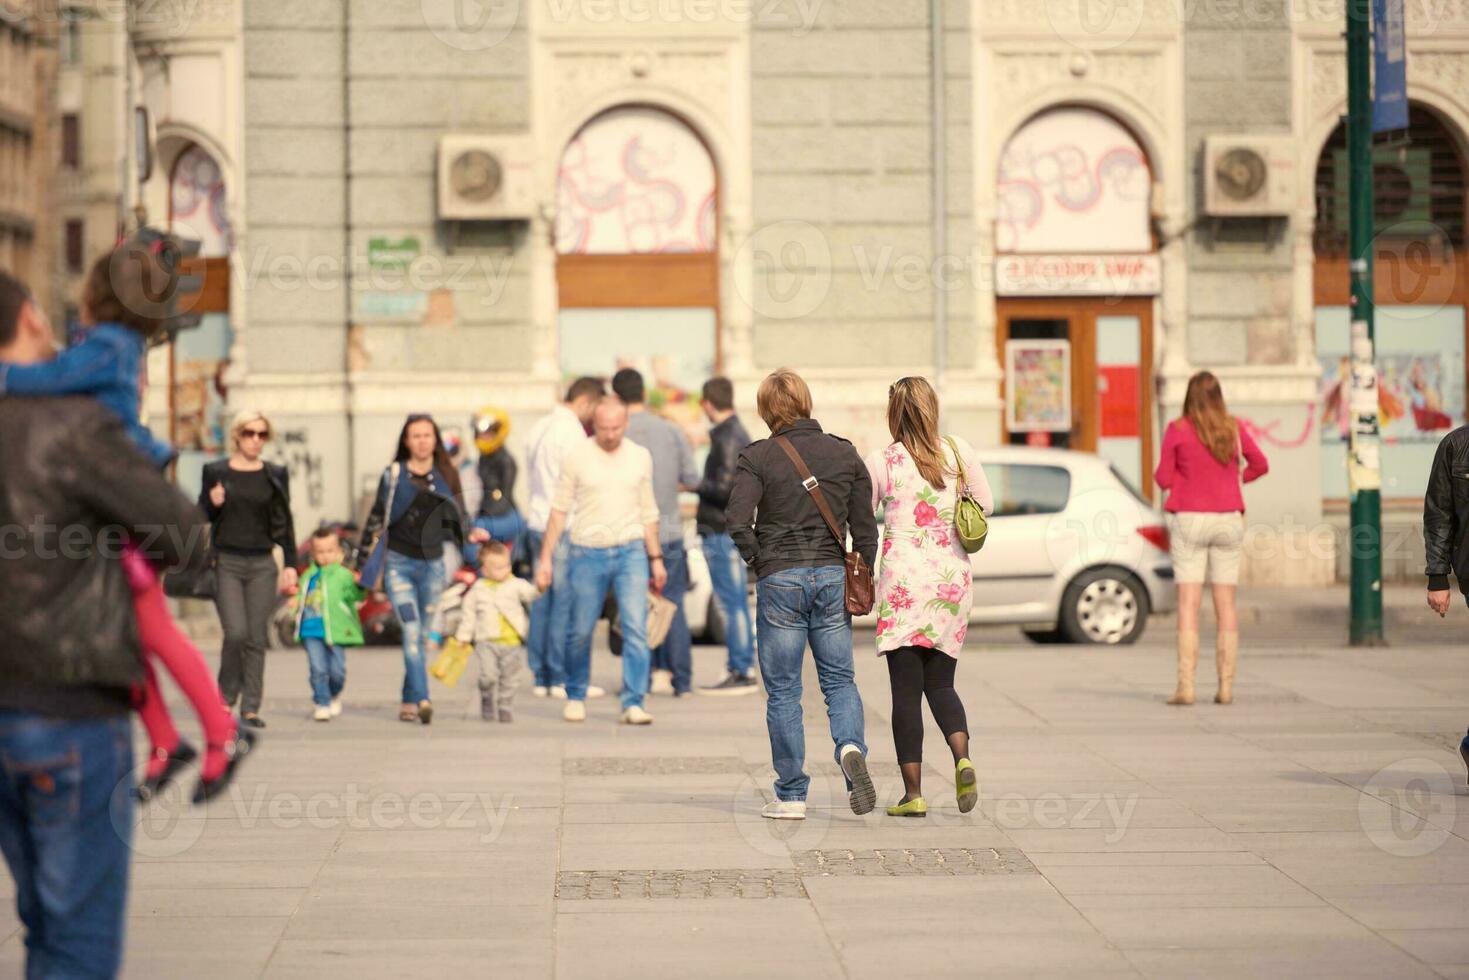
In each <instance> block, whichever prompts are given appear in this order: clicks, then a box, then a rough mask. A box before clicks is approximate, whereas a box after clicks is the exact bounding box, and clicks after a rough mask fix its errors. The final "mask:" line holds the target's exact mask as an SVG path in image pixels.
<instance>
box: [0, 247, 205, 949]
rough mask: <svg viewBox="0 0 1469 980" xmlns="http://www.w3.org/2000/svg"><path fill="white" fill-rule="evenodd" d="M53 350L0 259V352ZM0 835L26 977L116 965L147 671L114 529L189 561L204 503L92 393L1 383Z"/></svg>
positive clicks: (151, 551) (15, 359) (172, 559)
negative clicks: (134, 731)
mask: <svg viewBox="0 0 1469 980" xmlns="http://www.w3.org/2000/svg"><path fill="white" fill-rule="evenodd" d="M53 355H54V342H53V340H52V335H51V329H50V327H49V326H48V325H47V323H46V321H45V318H44V317H43V316H42V315H41V314H40V313H39V312H38V311H37V310H36V308H35V306H34V305H33V304H32V303H31V300H30V295H29V293H28V292H27V290H26V289H25V287H24V286H23V285H21V284H20V283H19V282H17V281H16V280H15V279H14V278H12V277H11V276H9V275H6V274H5V273H0V360H5V361H8V362H11V363H16V364H34V363H37V362H40V361H43V360H46V359H48V358H49V357H51V356H53ZM0 460H3V465H0V595H4V597H5V602H4V605H3V607H0V608H3V612H0V679H3V680H0V851H3V852H4V854H5V860H6V863H7V864H8V865H9V866H10V873H11V875H12V877H13V878H14V879H15V892H16V906H17V908H18V910H19V916H20V919H21V921H22V922H23V923H24V924H25V927H26V951H27V956H28V963H27V967H26V969H27V975H28V976H42V977H51V976H68V977H71V976H78V977H80V976H89V977H90V976H112V975H114V974H115V973H116V972H117V971H118V968H119V966H120V963H121V958H122V944H123V911H124V908H125V904H126V897H127V877H128V859H129V855H130V851H129V841H130V839H131V830H132V823H133V818H132V781H131V774H132V773H131V770H132V739H131V734H130V730H129V729H130V726H129V723H128V715H129V712H130V710H131V692H132V688H133V686H134V685H136V684H137V683H138V682H139V681H141V679H142V676H143V671H142V665H141V661H140V660H139V650H138V637H137V627H136V624H135V622H134V620H133V615H132V598H131V592H130V590H129V588H128V582H127V579H126V577H125V576H124V573H123V569H122V565H121V563H120V562H119V561H118V560H117V559H118V557H119V556H120V554H121V548H122V543H123V541H124V540H127V539H131V540H132V541H133V542H134V543H135V544H136V545H137V546H138V547H139V548H141V549H142V550H143V553H144V554H145V555H146V556H148V557H151V558H154V559H156V560H158V561H160V562H161V563H163V564H164V565H181V564H190V565H199V564H202V563H203V560H204V557H205V554H206V552H205V549H204V547H202V542H203V541H204V523H203V517H202V515H201V514H200V513H199V512H198V511H197V510H195V509H194V508H193V507H192V506H191V505H190V504H189V502H188V501H187V500H185V499H184V498H183V497H182V496H181V495H180V494H179V493H178V491H177V490H175V489H174V488H173V487H171V486H170V485H169V484H168V483H167V482H166V481H165V480H164V479H163V478H162V477H161V476H160V475H159V474H158V472H157V470H156V469H155V468H154V467H153V465H152V464H151V463H149V462H148V460H147V459H146V458H145V457H144V456H143V454H142V453H141V452H139V451H138V450H137V449H136V448H134V446H133V444H132V443H131V441H130V440H129V439H128V437H127V434H126V433H125V432H124V430H123V426H122V422H121V420H119V419H118V418H117V417H116V416H114V415H113V414H112V413H111V412H110V411H109V410H108V409H106V408H103V407H102V405H100V404H99V403H97V402H96V401H94V400H92V399H90V398H80V397H68V398H5V399H0Z"/></svg>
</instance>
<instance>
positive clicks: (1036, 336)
mask: <svg viewBox="0 0 1469 980" xmlns="http://www.w3.org/2000/svg"><path fill="white" fill-rule="evenodd" d="M1152 308H1153V301H1152V299H1151V298H1148V297H1123V298H1106V297H1076V298H1065V297H1056V298H1049V297H1047V298H1034V299H1032V298H1006V299H1000V300H998V301H997V304H996V321H997V322H996V330H995V334H996V340H997V342H998V344H999V357H1000V363H1001V365H1002V366H1004V365H1005V364H1006V358H1005V350H1006V344H1007V342H1008V341H1010V340H1012V339H1016V340H1022V339H1031V340H1065V341H1068V342H1069V344H1070V350H1071V426H1070V428H1069V429H1067V430H1066V431H1063V432H1055V433H1051V434H1050V438H1049V444H1050V445H1052V446H1056V447H1058V448H1064V449H1075V450H1080V451H1082V452H1090V453H1098V454H1099V455H1102V456H1104V457H1106V458H1108V459H1109V460H1110V461H1112V462H1113V464H1114V465H1116V466H1117V468H1118V470H1119V471H1121V472H1122V473H1123V475H1124V476H1125V477H1127V478H1128V480H1129V481H1130V482H1131V483H1132V484H1133V485H1134V486H1135V487H1137V488H1138V489H1139V490H1140V491H1141V492H1142V493H1143V495H1144V496H1146V497H1147V498H1148V499H1149V500H1151V499H1152V497H1153V479H1152V454H1153V446H1152V443H1153V440H1152V425H1151V419H1152V411H1153V394H1152V375H1153V369H1152V363H1153V344H1152V332H1153V331H1152ZM1009 383H1010V379H1009V378H1005V379H1003V381H1002V385H1005V386H1008V384H1009ZM1002 393H1005V391H1004V389H1003V388H1002ZM1001 427H1002V432H1003V438H1004V441H1005V442H1007V443H1015V444H1021V445H1024V444H1026V443H1027V442H1028V441H1030V439H1029V436H1030V434H1029V433H1024V432H1010V431H1009V429H1008V426H1007V420H1006V419H1005V418H1003V417H1002V419H1001Z"/></svg>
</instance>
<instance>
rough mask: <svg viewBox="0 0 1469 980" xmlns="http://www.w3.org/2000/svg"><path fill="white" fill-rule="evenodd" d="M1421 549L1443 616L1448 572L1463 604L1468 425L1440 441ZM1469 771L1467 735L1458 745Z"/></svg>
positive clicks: (1467, 580) (1431, 599)
mask: <svg viewBox="0 0 1469 980" xmlns="http://www.w3.org/2000/svg"><path fill="white" fill-rule="evenodd" d="M1423 546H1424V553H1425V555H1426V557H1427V559H1428V569H1427V571H1428V606H1429V608H1430V609H1432V610H1433V611H1434V612H1436V613H1438V614H1439V616H1440V617H1443V616H1447V615H1448V613H1449V572H1453V573H1454V578H1456V579H1458V580H1459V591H1460V592H1462V593H1464V595H1465V596H1466V600H1469V425H1462V426H1460V427H1459V428H1457V429H1455V430H1454V431H1453V432H1450V433H1449V434H1448V435H1446V436H1444V437H1443V441H1442V442H1440V443H1439V444H1438V452H1436V453H1434V455H1433V468H1432V469H1431V470H1429V472H1428V490H1427V492H1425V493H1424V494H1423ZM1459 757H1460V758H1461V759H1463V760H1464V767H1465V769H1466V770H1469V734H1465V736H1464V739H1463V741H1461V742H1460V743H1459Z"/></svg>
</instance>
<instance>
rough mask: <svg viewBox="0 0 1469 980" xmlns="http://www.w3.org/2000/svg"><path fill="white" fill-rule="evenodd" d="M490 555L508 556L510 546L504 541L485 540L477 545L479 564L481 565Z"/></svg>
mask: <svg viewBox="0 0 1469 980" xmlns="http://www.w3.org/2000/svg"><path fill="white" fill-rule="evenodd" d="M491 555H504V556H506V557H507V558H508V557H509V556H510V548H509V547H508V546H507V545H506V544H505V542H504V541H487V542H485V543H484V544H482V545H480V546H479V564H481V565H483V564H484V563H485V560H486V559H487V558H489V557H490V556H491Z"/></svg>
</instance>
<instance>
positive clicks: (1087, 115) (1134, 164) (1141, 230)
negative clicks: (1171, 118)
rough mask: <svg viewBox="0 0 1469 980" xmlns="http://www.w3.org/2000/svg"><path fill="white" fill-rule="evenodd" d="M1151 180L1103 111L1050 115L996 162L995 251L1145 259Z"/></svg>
mask: <svg viewBox="0 0 1469 980" xmlns="http://www.w3.org/2000/svg"><path fill="white" fill-rule="evenodd" d="M1151 190H1152V176H1151V174H1150V172H1149V170H1148V162H1147V157H1146V155H1145V154H1144V153H1143V150H1142V147H1140V146H1139V145H1138V143H1137V140H1135V139H1134V138H1133V136H1132V134H1131V133H1129V132H1128V131H1127V129H1126V128H1124V127H1123V126H1122V125H1121V124H1120V123H1118V122H1117V120H1115V119H1113V118H1112V117H1111V116H1109V115H1107V114H1106V113H1103V112H1098V111H1096V110H1094V109H1084V108H1061V109H1052V110H1050V111H1048V112H1043V113H1041V114H1040V115H1038V116H1036V117H1035V118H1034V119H1032V120H1030V122H1028V123H1026V124H1025V125H1024V126H1022V127H1021V128H1020V129H1019V130H1018V131H1017V132H1016V133H1015V135H1014V136H1012V137H1011V138H1010V141H1009V142H1008V143H1007V144H1005V152H1004V155H1003V156H1002V157H1001V158H1000V182H999V199H998V203H997V207H996V214H995V247H996V250H997V251H999V252H1050V253H1073V252H1088V253H1093V252H1147V251H1151V250H1152V234H1151V229H1150V225H1149V220H1148V219H1149V209H1150V205H1151V200H1150V195H1151Z"/></svg>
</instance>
